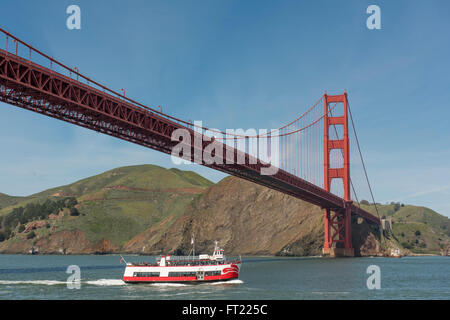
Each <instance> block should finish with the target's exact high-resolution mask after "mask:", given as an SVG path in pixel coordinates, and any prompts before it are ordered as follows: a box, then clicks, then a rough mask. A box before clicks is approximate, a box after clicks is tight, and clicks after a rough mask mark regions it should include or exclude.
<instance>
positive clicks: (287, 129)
mask: <svg viewBox="0 0 450 320" xmlns="http://www.w3.org/2000/svg"><path fill="white" fill-rule="evenodd" d="M0 34H1V35H3V36H4V37H5V46H4V48H0V101H2V102H4V103H7V104H10V105H13V106H16V107H20V108H23V109H26V110H30V111H34V112H37V113H40V114H43V115H46V116H49V117H52V118H56V119H59V120H63V121H66V122H69V123H72V124H75V125H78V126H81V127H84V128H88V129H91V130H95V131H97V132H101V133H104V134H107V135H110V136H114V137H117V138H120V139H123V140H126V141H129V142H133V143H136V144H139V145H142V146H144V147H148V148H150V149H153V150H157V151H160V152H163V153H166V154H173V150H174V148H175V147H176V146H177V145H179V143H180V141H179V140H174V139H173V134H174V132H175V131H176V130H178V129H183V130H187V132H189V133H190V134H189V141H186V140H183V141H181V143H182V144H184V145H185V147H187V148H189V151H190V152H188V153H182V154H179V155H178V156H179V157H182V158H184V159H187V160H190V161H191V162H196V163H199V164H201V165H204V166H206V167H209V168H212V169H215V170H219V171H222V172H224V173H227V174H230V175H233V176H237V177H240V178H243V179H246V180H249V181H252V182H254V183H257V184H260V185H263V186H266V187H268V188H271V189H275V190H278V191H280V192H282V193H285V194H288V195H291V196H293V197H296V198H299V199H302V200H304V201H307V202H310V203H312V204H315V205H317V206H320V207H321V208H323V210H324V246H323V253H324V254H330V255H340V256H353V255H354V250H353V247H352V232H351V231H352V216H353V217H361V218H363V219H364V220H365V221H367V222H368V223H370V224H374V225H380V218H379V216H378V217H376V216H374V215H373V214H371V213H370V212H368V211H367V210H365V209H364V208H362V207H361V205H360V200H359V199H358V196H357V192H356V189H357V188H358V187H357V186H355V184H356V183H355V182H356V180H357V179H352V177H353V176H351V175H350V166H351V163H350V162H351V160H352V163H353V162H354V161H357V160H360V164H361V165H362V169H363V172H364V178H365V183H367V185H366V186H367V187H368V188H369V191H370V195H371V197H372V201H373V204H374V205H375V209H376V203H375V200H374V198H373V193H372V190H371V188H370V183H369V180H368V177H367V172H366V169H365V165H364V161H363V158H362V155H361V150H360V146H359V142H358V137H357V135H356V130H355V126H354V122H353V117H352V114H351V110H350V105H349V102H348V96H347V93H346V92H344V93H343V94H340V95H328V94H326V93H325V94H324V95H323V96H322V97H320V99H319V100H318V101H317V102H316V103H314V104H313V105H312V106H311V107H310V108H309V109H308V110H307V111H306V112H305V113H303V114H302V115H301V116H299V117H298V118H296V119H295V120H294V121H291V122H290V123H288V124H286V125H284V126H282V127H280V128H278V129H276V130H272V131H270V132H268V133H265V134H259V135H253V136H252V135H248V134H247V135H245V134H244V135H242V134H237V133H234V134H232V135H231V137H230V134H229V132H222V131H219V130H214V129H209V128H206V127H202V126H199V125H196V124H193V123H192V122H190V121H185V120H182V119H178V118H176V117H174V116H171V115H168V114H165V113H163V112H162V110H161V108H159V107H158V108H159V110H157V109H154V108H150V107H147V106H145V105H143V104H141V103H139V102H137V101H135V100H133V99H131V98H129V97H126V96H125V95H124V94H120V93H118V92H116V91H114V90H111V89H109V88H107V87H106V86H104V85H102V84H100V83H98V82H96V81H94V80H92V79H90V78H88V77H86V76H84V75H83V74H81V73H80V72H79V70H78V69H77V68H70V67H68V66H66V65H64V64H62V63H61V62H59V61H58V60H56V59H54V58H53V57H50V56H48V55H46V54H45V53H43V52H41V51H39V50H38V49H36V48H34V47H32V46H31V45H29V44H28V43H26V42H24V41H22V40H20V39H18V38H17V37H15V36H14V35H12V34H10V33H9V32H7V31H5V30H3V29H1V28H0ZM0 41H1V40H0ZM0 45H1V42H0ZM123 93H124V92H123ZM206 132H213V133H216V135H222V138H218V139H211V138H210V137H209V136H206V135H205V133H206ZM198 136H200V137H201V139H200V141H201V142H200V143H195V141H194V139H195V138H196V137H198ZM223 136H226V138H224V137H223ZM350 136H352V138H353V139H350ZM268 137H270V138H275V137H276V138H278V139H279V140H278V141H279V143H278V147H277V148H278V150H271V151H272V153H273V152H276V151H278V154H279V161H278V167H277V170H276V171H275V172H274V173H273V174H264V173H263V171H264V170H265V169H267V167H268V166H269V165H270V164H268V163H267V161H266V160H263V159H259V158H258V157H257V156H256V157H255V153H254V152H252V151H251V150H250V147H249V146H250V143H249V141H250V140H252V139H262V138H268ZM226 139H228V140H231V141H227V140H226ZM211 140H213V143H214V144H215V145H216V148H215V150H216V151H217V150H218V149H217V148H219V150H220V151H221V152H216V151H215V152H216V153H215V154H214V155H215V156H216V157H217V156H220V157H221V160H223V161H215V162H211V161H205V159H202V158H200V159H199V158H195V155H197V154H203V152H204V151H205V149H206V148H208V145H209V144H210V143H211ZM239 140H241V141H242V140H244V141H245V143H244V148H242V147H238V143H239ZM350 143H354V144H355V146H356V147H352V148H350ZM241 146H242V144H241ZM350 149H351V150H356V151H358V154H357V155H358V156H359V159H358V158H356V159H353V158H352V157H351V154H350ZM238 159H243V160H244V161H238ZM377 215H378V212H377Z"/></svg>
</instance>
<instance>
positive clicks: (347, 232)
mask: <svg viewBox="0 0 450 320" xmlns="http://www.w3.org/2000/svg"><path fill="white" fill-rule="evenodd" d="M331 103H335V104H336V103H342V104H343V106H344V114H343V115H342V116H330V108H329V105H330V104H331ZM347 108H348V101H347V93H346V92H344V94H342V95H334V96H331V95H327V94H326V93H325V95H324V109H325V110H324V142H323V148H324V152H323V156H324V189H325V190H326V191H331V181H332V180H333V179H341V180H342V182H343V186H344V201H345V207H344V208H325V213H324V227H325V233H324V246H323V253H324V254H330V255H339V256H353V255H354V250H353V248H352V234H351V221H352V218H351V217H352V210H351V206H352V200H351V197H350V183H351V182H350V147H349V139H348V109H347ZM332 125H334V126H336V125H340V126H342V127H343V131H344V134H343V137H342V139H337V140H330V134H329V130H330V127H331V126H332ZM335 149H338V150H340V151H341V154H342V157H343V160H344V161H343V166H342V167H340V168H332V167H331V165H330V154H331V151H332V150H335Z"/></svg>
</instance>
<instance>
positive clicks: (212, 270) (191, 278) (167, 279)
mask: <svg viewBox="0 0 450 320" xmlns="http://www.w3.org/2000/svg"><path fill="white" fill-rule="evenodd" d="M240 266H241V264H240V263H231V264H225V265H209V266H196V267H193V266H184V267H183V266H177V267H175V266H165V267H157V266H147V267H142V266H127V267H126V268H125V272H124V276H123V281H124V282H125V283H205V282H218V281H229V280H233V279H238V278H239V270H240ZM155 273H156V276H154V274H155ZM173 273H177V274H178V275H177V276H171V274H173ZM183 273H188V275H185V274H184V275H180V274H183ZM208 273H209V275H208ZM148 274H151V276H147V275H148Z"/></svg>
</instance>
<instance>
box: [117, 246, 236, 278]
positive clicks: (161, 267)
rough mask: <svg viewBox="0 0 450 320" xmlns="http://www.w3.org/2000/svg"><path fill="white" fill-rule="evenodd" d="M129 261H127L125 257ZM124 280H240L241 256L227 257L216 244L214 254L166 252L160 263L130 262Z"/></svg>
mask: <svg viewBox="0 0 450 320" xmlns="http://www.w3.org/2000/svg"><path fill="white" fill-rule="evenodd" d="M122 260H124V259H123V258H122ZM124 261H125V260H124ZM125 263H126V267H125V272H124V274H123V281H124V282H126V283H146V282H147V283H155V282H160V283H161V282H163V283H164V282H172V283H201V282H213V281H227V280H232V279H237V278H238V277H239V270H240V268H241V264H242V262H241V259H235V260H227V259H226V257H225V256H224V254H223V249H221V248H219V247H218V246H217V241H216V246H215V248H214V252H213V255H212V256H210V255H208V254H201V255H198V256H195V255H194V254H193V255H192V256H191V255H189V256H171V255H162V256H160V257H159V258H157V260H156V263H146V262H142V263H133V262H126V261H125Z"/></svg>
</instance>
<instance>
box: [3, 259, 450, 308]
mask: <svg viewBox="0 0 450 320" xmlns="http://www.w3.org/2000/svg"><path fill="white" fill-rule="evenodd" d="M124 258H125V259H126V260H127V261H136V262H140V261H154V260H155V257H144V256H124ZM242 260H243V265H242V268H241V273H240V278H239V280H232V281H229V282H219V283H212V284H195V285H191V284H189V285H187V284H125V283H124V282H123V281H122V280H121V278H122V274H123V270H124V265H123V264H120V263H119V262H120V256H117V255H103V256H62V255H61V256H42V255H34V256H30V255H0V299H14V300H21V299H62V300H74V299H75V300H77V299H78V300H79V299H81V300H83V299H88V300H94V299H139V300H142V299H202V300H209V299H225V300H229V299H263V300H279V299H446V300H448V299H450V257H431V256H427V257H404V258H401V259H393V258H339V259H331V258H319V257H318V258H282V257H243V258H242ZM70 265H77V266H79V267H80V270H81V274H80V276H81V283H80V288H79V289H76V288H73V289H70V288H69V287H68V285H67V279H68V277H69V276H70V275H71V274H68V273H66V271H67V268H68V266H70ZM373 265H375V266H378V267H379V271H380V278H379V279H380V289H371V290H370V289H368V287H367V281H368V278H369V277H371V275H372V273H371V272H370V273H368V272H367V271H368V268H369V267H370V266H373ZM369 270H370V268H369Z"/></svg>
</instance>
